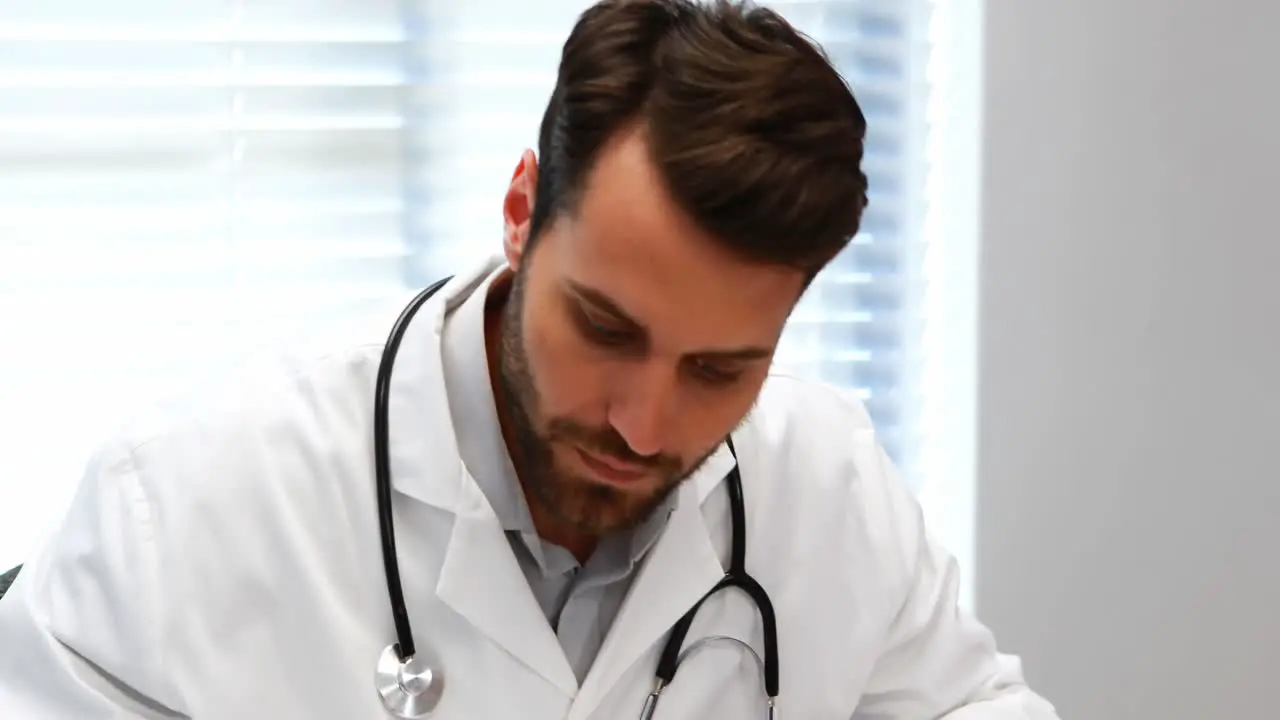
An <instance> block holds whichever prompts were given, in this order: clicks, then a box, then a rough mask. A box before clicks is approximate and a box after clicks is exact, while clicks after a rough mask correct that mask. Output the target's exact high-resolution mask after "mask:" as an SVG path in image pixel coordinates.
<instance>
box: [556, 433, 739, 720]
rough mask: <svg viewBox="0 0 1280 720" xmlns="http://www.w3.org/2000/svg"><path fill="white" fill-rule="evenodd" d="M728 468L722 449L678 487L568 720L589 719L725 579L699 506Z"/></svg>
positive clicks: (729, 459)
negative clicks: (676, 498)
mask: <svg viewBox="0 0 1280 720" xmlns="http://www.w3.org/2000/svg"><path fill="white" fill-rule="evenodd" d="M732 467H733V457H732V456H731V455H730V454H729V451H728V450H727V449H725V448H723V447H722V448H721V449H720V450H719V451H718V452H717V453H716V454H714V455H713V456H712V457H711V458H710V459H709V460H708V461H707V462H706V464H705V465H704V466H703V467H702V469H700V470H699V471H698V473H697V474H696V475H695V476H694V477H692V478H690V479H689V480H688V481H687V482H685V483H684V485H683V486H681V488H680V490H679V491H678V492H680V501H679V504H678V505H677V507H676V510H675V512H673V513H672V515H671V519H670V520H669V521H668V523H667V527H666V529H665V530H664V531H663V533H662V535H661V537H659V539H658V541H657V542H656V543H655V544H654V546H653V548H652V549H651V550H650V551H649V554H648V556H647V558H646V559H645V561H644V564H643V566H642V567H641V568H640V570H639V572H638V573H637V575H636V578H635V580H634V581H633V583H632V586H631V590H630V592H629V593H628V594H627V598H626V600H625V601H624V602H623V604H622V607H621V609H620V610H619V611H618V615H617V618H616V619H615V620H614V623H613V626H612V627H611V628H610V630H609V633H608V635H607V636H606V638H605V641H604V645H603V646H602V647H601V648H600V653H599V654H598V655H597V656H596V660H595V663H594V664H593V665H592V667H591V671H590V673H588V675H587V677H586V680H585V681H584V683H583V686H582V690H581V691H580V692H579V694H578V697H577V699H576V700H575V701H574V704H573V709H572V710H571V712H570V713H569V720H584V719H585V718H588V717H590V716H591V713H592V712H594V711H595V709H596V708H597V707H598V706H599V704H600V703H601V702H602V701H603V700H604V698H605V696H606V695H607V694H608V693H609V692H610V691H611V690H612V689H613V688H614V686H615V685H616V684H617V682H618V680H619V679H620V678H621V677H622V676H623V674H624V673H626V672H627V671H628V670H629V669H630V668H631V666H632V665H634V664H635V662H636V660H638V659H639V658H640V657H641V656H642V655H644V654H645V653H646V652H647V651H648V650H649V649H650V648H652V647H653V646H654V644H655V643H657V642H659V641H663V640H665V638H666V636H667V635H668V633H669V631H670V630H671V626H673V625H675V624H676V622H677V621H679V619H680V617H681V616H682V615H684V614H685V613H686V612H688V611H689V608H691V607H693V605H694V603H696V602H698V600H699V599H700V598H701V597H702V596H703V595H705V594H706V593H707V592H709V591H710V590H711V588H712V587H714V586H715V584H716V583H717V582H719V581H720V579H721V578H722V577H724V573H725V569H724V566H723V565H722V564H721V562H720V556H719V554H718V553H717V551H716V547H715V545H714V544H713V543H712V539H711V535H710V533H709V531H708V528H707V524H706V522H705V520H704V519H703V514H702V507H701V502H700V501H701V499H702V498H703V497H705V496H706V494H707V493H708V492H709V490H708V488H709V487H714V486H716V485H718V484H719V483H720V482H721V481H722V480H723V478H724V476H725V475H726V474H727V473H728V472H729V470H730V469H731V468H732ZM655 669H656V667H655ZM638 711H639V708H637V712H638Z"/></svg>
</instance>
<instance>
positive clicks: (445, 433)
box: [387, 256, 505, 511]
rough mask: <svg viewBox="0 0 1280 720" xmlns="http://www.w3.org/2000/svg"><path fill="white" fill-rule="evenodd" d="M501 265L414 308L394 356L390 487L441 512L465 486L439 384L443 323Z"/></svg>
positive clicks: (458, 279)
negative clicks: (412, 315) (414, 312)
mask: <svg viewBox="0 0 1280 720" xmlns="http://www.w3.org/2000/svg"><path fill="white" fill-rule="evenodd" d="M503 262H505V260H504V259H503V258H502V257H501V256H495V257H491V258H487V259H486V260H485V261H484V262H482V263H478V264H477V265H476V266H475V267H473V268H472V269H470V270H469V271H467V272H465V273H463V274H459V275H455V276H454V277H453V278H452V279H450V280H449V282H448V283H446V284H445V285H444V287H442V288H441V289H440V290H439V291H438V292H437V293H436V295H435V296H434V297H432V298H431V300H430V301H428V302H427V303H426V304H424V305H423V306H422V307H421V308H420V309H419V310H418V313H417V315H415V316H414V318H413V320H412V321H411V322H410V323H409V327H408V329H407V330H406V331H405V334H404V339H403V340H401V343H400V348H399V352H397V353H396V360H395V367H394V372H393V373H392V376H391V392H390V397H389V399H388V403H387V405H388V408H387V415H388V421H389V440H390V442H389V443H388V445H389V454H390V461H391V483H392V487H394V488H395V489H396V490H397V491H398V492H401V493H403V494H405V495H408V496H409V497H412V498H414V499H417V500H420V501H422V502H425V503H427V504H429V505H433V506H435V507H439V508H442V509H444V510H449V511H454V510H455V507H456V505H457V503H458V502H459V493H460V491H461V490H462V487H463V485H464V483H465V482H466V480H465V474H464V470H463V465H462V458H461V456H460V455H459V453H458V438H457V433H456V431H455V429H454V427H453V419H452V417H451V416H450V413H449V399H448V396H447V394H446V392H447V390H446V387H445V380H444V362H443V355H442V352H441V351H442V335H443V332H444V322H445V318H446V317H447V316H448V314H449V313H450V312H451V311H452V310H453V309H454V308H456V307H457V306H458V305H460V304H462V302H463V301H465V300H466V299H467V298H468V297H469V296H470V295H471V293H472V292H475V291H476V289H477V288H478V287H480V286H482V285H483V284H484V282H485V280H486V279H488V277H489V275H490V273H492V272H493V270H494V269H496V268H497V267H498V265H499V264H500V263H503Z"/></svg>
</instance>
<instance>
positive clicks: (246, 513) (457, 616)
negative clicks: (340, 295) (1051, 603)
mask: <svg viewBox="0 0 1280 720" xmlns="http://www.w3.org/2000/svg"><path fill="white" fill-rule="evenodd" d="M865 130H866V126H865V122H864V119H863V116H862V113H861V111H860V110H859V107H858V105H857V103H856V102H855V101H854V98H853V97H852V95H851V94H850V92H849V90H848V89H847V87H846V86H845V85H844V84H843V83H842V81H841V80H840V78H839V77H838V76H837V74H836V72H835V71H834V70H833V69H832V68H831V67H830V65H829V64H828V63H827V61H826V60H825V59H824V57H823V56H822V55H821V54H820V52H819V51H817V50H816V49H815V48H814V47H813V46H811V45H810V44H809V43H808V42H807V41H806V40H804V39H802V37H801V36H800V35H798V34H797V33H796V32H795V31H794V30H792V28H791V27H789V26H788V25H787V24H786V23H785V22H783V21H782V20H781V19H780V18H779V17H778V16H776V15H774V14H772V13H770V12H766V11H763V10H759V9H753V8H750V7H745V6H738V5H729V4H715V5H695V4H691V3H689V2H686V1H685V0H633V1H625V0H605V1H604V2H601V3H599V4H598V5H596V6H594V7H592V8H591V9H589V10H587V11H586V12H585V13H584V14H583V15H582V17H581V18H580V20H579V22H578V23H577V25H576V26H575V28H574V30H573V32H572V34H571V35H570V37H569V39H568V41H567V43H566V44H565V46H564V53H563V57H562V61H561V65H560V72H559V77H558V82H557V84H556V87H555V91H554V93H553V95H552V97H551V99H550V103H549V105H548V106H547V109H546V114H545V117H544V118H543V121H542V127H541V134H540V137H539V143H538V154H537V156H536V157H535V155H534V154H533V153H532V152H526V153H525V154H524V156H523V157H521V158H520V160H519V163H518V165H517V167H516V169H515V172H514V175H513V176H512V178H511V181H510V185H509V188H508V190H507V192H506V195H505V198H503V199H502V202H501V208H502V213H503V217H504V219H505V237H504V250H505V252H504V253H503V254H502V256H501V257H499V258H496V259H495V260H493V261H490V262H488V263H485V264H483V265H482V266H480V267H476V268H472V269H470V270H466V269H459V270H460V273H459V274H458V275H456V276H455V277H454V278H453V279H452V280H451V281H450V282H449V283H448V284H447V285H445V286H444V287H443V289H442V290H440V291H439V292H438V293H437V294H436V295H435V296H434V297H433V298H432V299H431V301H429V303H428V304H427V305H426V306H424V307H423V309H422V310H421V311H420V312H419V313H418V315H417V316H416V317H415V319H414V320H413V321H412V322H411V323H410V325H409V327H408V330H407V333H406V335H405V337H404V341H403V343H402V344H401V346H400V348H399V353H398V355H397V358H396V361H395V363H396V364H395V374H394V375H393V378H392V381H391V386H390V421H391V422H390V458H391V467H392V471H393V483H394V486H393V487H394V490H393V497H392V500H393V507H394V515H395V524H396V538H397V549H398V557H399V566H400V571H401V573H402V575H403V578H404V594H405V597H406V604H407V609H408V613H409V616H410V618H411V620H412V627H413V631H414V635H415V638H416V640H417V644H418V646H419V648H420V649H422V651H423V652H425V653H427V654H428V656H429V657H430V658H432V660H431V662H432V663H434V665H433V669H435V670H436V671H437V672H438V673H441V674H442V677H443V694H442V695H441V698H440V701H439V705H438V706H437V708H436V710H435V713H434V714H433V715H431V717H434V718H443V719H447V720H457V719H462V718H466V719H467V720H499V719H506V718H521V719H525V720H551V719H552V718H569V719H571V720H588V719H594V720H618V719H620V718H634V717H637V716H638V715H639V713H640V711H641V708H642V707H643V706H644V703H645V699H646V697H647V696H648V694H649V693H650V691H651V690H652V688H653V685H654V672H655V667H656V665H657V662H658V654H659V651H660V649H661V647H662V645H663V644H664V642H665V640H666V637H667V635H668V631H669V630H670V628H671V627H672V625H673V624H675V623H676V622H677V620H678V619H679V618H680V617H681V616H682V615H683V614H684V613H685V612H686V611H687V610H688V609H689V608H690V607H692V606H693V605H694V603H696V602H697V600H698V599H699V598H701V597H702V596H703V595H704V594H705V593H706V592H707V591H708V590H710V589H711V588H712V586H714V585H715V584H716V582H717V581H719V580H720V579H721V578H722V577H723V576H724V574H725V569H726V567H727V563H728V562H729V556H730V535H731V532H732V527H731V526H732V523H731V522H730V511H729V504H728V496H727V493H726V482H727V481H726V475H727V474H728V473H729V471H730V470H731V469H732V468H733V467H734V465H735V460H734V456H733V454H731V452H730V451H729V449H728V447H727V445H726V443H725V440H726V438H727V437H730V436H731V437H732V440H733V445H734V449H735V450H736V453H737V460H736V463H737V467H738V468H739V470H740V475H741V482H742V487H743V494H744V496H745V508H746V514H745V527H744V528H742V530H743V532H744V533H745V538H746V543H747V550H748V552H747V555H746V557H747V563H746V569H747V571H748V572H750V573H751V574H752V576H754V577H755V579H756V580H757V581H758V582H759V583H760V585H761V586H762V587H763V588H764V589H765V591H766V592H767V593H768V594H769V597H770V598H771V600H772V604H773V607H774V609H775V612H776V617H777V628H778V639H779V648H778V659H779V662H780V669H781V673H780V680H781V683H780V690H781V692H780V693H779V696H778V698H777V701H776V710H777V713H778V715H779V716H781V717H783V718H796V719H800V718H804V719H806V720H807V719H817V718H830V719H832V720H834V719H836V718H855V719H858V720H889V719H894V720H918V719H919V720H923V719H926V718H947V719H948V720H1049V719H1051V718H1055V713H1054V710H1053V708H1052V707H1051V706H1050V705H1049V704H1048V703H1047V702H1046V701H1045V700H1043V699H1041V698H1040V697H1039V696H1037V695H1036V694H1034V693H1033V692H1032V690H1030V689H1029V688H1028V687H1027V686H1026V684H1025V683H1024V680H1023V677H1022V675H1021V671H1020V667H1019V664H1018V662H1017V661H1016V660H1015V659H1014V658H1012V657H1010V656H1007V655H1002V654H999V653H998V652H997V650H996V646H995V643H994V642H993V640H992V637H991V635H990V634H989V633H988V631H987V630H986V629H985V628H984V627H983V626H982V625H980V624H979V623H978V622H976V621H975V620H974V619H973V618H971V617H969V616H967V615H966V614H964V613H962V612H960V611H959V610H958V609H957V607H956V587H957V577H956V567H955V564H954V563H953V561H952V560H951V559H950V558H949V557H948V556H947V555H946V554H945V552H944V551H943V550H942V548H940V547H938V546H937V545H935V544H934V543H932V542H931V541H930V539H929V537H928V535H927V534H926V531H925V528H924V527H923V526H922V524H921V515H920V512H919V510H918V509H917V507H916V505H915V503H914V502H913V500H912V496H911V495H910V494H909V493H908V491H907V490H905V489H904V488H903V487H902V485H901V484H900V483H899V481H898V478H897V477H895V475H894V471H893V469H892V468H891V467H890V464H889V462H888V461H887V459H886V456H885V454H884V452H883V451H882V449H881V447H880V445H879V443H878V442H877V439H876V435H875V431H874V430H873V428H872V426H871V424H870V423H869V422H868V418H867V415H866V413H865V411H864V409H863V408H862V406H861V405H860V404H859V403H858V401H857V400H856V399H854V397H853V396H852V395H850V394H848V393H846V392H843V391H841V390H838V389H835V388H832V387H828V386H826V385H822V384H819V383H815V382H810V381H806V380H801V379H797V378H793V377H788V376H784V375H776V374H773V375H771V374H770V368H769V366H770V361H771V358H772V355H773V352H774V348H775V346H776V344H777V342H778V339H779V334H780V333H781V331H782V329H783V324H784V322H785V321H786V320H787V317H788V314H789V313H790V312H791V310H792V308H793V307H794V306H795V304H796V301H797V300H798V299H799V297H800V296H801V294H802V293H803V292H804V290H805V288H806V287H807V286H808V283H809V281H810V280H811V279H812V278H813V277H814V275H815V274H816V273H817V272H818V271H819V270H820V269H821V268H822V267H824V265H825V264H826V263H827V262H828V261H829V260H831V259H832V257H833V256H835V255H836V254H837V253H838V252H839V251H840V250H841V249H842V248H844V247H845V246H846V244H847V243H848V241H849V239H850V238H851V237H852V236H853V235H854V234H855V232H856V231H857V230H858V226H859V221H860V218H861V216H862V211H863V208H864V206H865V204H866V191H867V187H866V178H865V176H864V175H863V173H862V172H861V170H860V167H859V166H860V163H861V159H862V153H863V138H864V134H865ZM399 309H400V308H399V307H396V308H392V309H389V312H388V313H386V314H385V315H381V316H379V317H378V318H376V319H375V320H373V321H371V322H370V323H369V324H368V325H367V326H363V327H360V328H357V329H355V330H354V331H353V334H352V337H351V342H350V343H349V344H346V345H343V346H339V347H333V348H331V349H329V350H328V351H326V352H322V353H316V354H311V355H307V356H302V357H294V358H291V359H289V360H287V361H282V362H280V363H278V364H274V365H272V366H271V367H270V368H266V369H263V370H260V371H255V372H251V373H250V372H246V373H244V374H243V375H244V377H242V378H240V379H237V380H234V381H229V382H228V383H226V384H222V385H219V386H217V387H212V388H209V389H208V391H207V392H204V393H201V397H200V398H194V399H191V400H190V401H189V402H186V403H184V404H182V405H177V406H173V407H170V408H168V409H165V410H162V411H157V412H155V413H151V414H150V415H149V416H148V417H147V418H145V419H142V420H140V421H138V422H136V423H133V424H132V426H131V428H130V429H129V430H127V431H125V432H123V433H121V434H120V435H119V436H118V437H116V438H115V439H114V440H112V441H111V442H109V443H107V444H105V445H104V446H103V447H102V449H101V451H100V452H99V453H98V454H97V455H96V458H95V459H94V460H93V462H92V464H91V465H90V467H89V469H88V472H87V474H86V475H85V477H84V480H83V483H82V485H81V486H80V489H79V492H78V494H77V496H76V498H75V501H74V504H73V506H72V507H71V508H70V511H69V514H68V515H67V516H66V519H65V522H64V523H63V524H62V525H61V528H60V530H59V531H58V532H57V533H56V534H54V536H53V537H52V538H51V540H50V541H49V543H48V544H47V546H46V547H44V549H43V550H42V552H40V553H39V555H38V556H37V557H33V558H31V559H30V561H29V562H28V564H27V565H26V567H25V568H24V570H23V571H22V573H21V574H20V575H19V576H18V580H17V582H16V584H15V585H14V586H13V588H12V589H11V591H10V593H9V595H8V596H6V597H5V598H4V599H3V601H0V717H4V718H6V720H73V719H80V718H86V719H87V718H95V719H96V718H102V719H104V720H105V719H106V718H197V719H198V720H215V719H218V720H221V719H227V720H249V719H254V718H261V719H262V720H283V719H286V718H299V719H302V718H306V719H307V720H315V719H317V718H333V719H334V720H339V719H341V720H351V719H354V718H388V717H393V716H392V715H391V714H390V713H389V712H388V710H387V709H386V708H385V707H384V705H383V702H382V698H381V696H380V694H379V693H378V691H377V689H376V688H375V680H374V669H375V666H376V665H377V662H378V658H379V655H380V654H381V653H382V652H383V650H384V648H385V647H386V646H387V645H388V644H389V643H391V642H394V640H395V637H396V635H395V628H394V626H393V623H392V616H391V612H390V607H389V603H388V598H387V592H386V591H387V587H386V583H385V582H384V576H383V565H382V554H381V546H380V544H379V525H378V513H377V506H376V498H375V492H374V486H375V483H374V472H373V469H374V463H373V456H374V447H373V442H372V437H373V430H372V417H373V406H374V386H375V376H376V374H377V369H378V365H379V360H380V357H381V355H382V352H383V349H384V347H383V346H384V344H385V341H386V337H387V330H388V328H389V327H390V325H391V324H392V321H393V320H394V318H395V316H396V315H397V314H398V311H399ZM716 636H723V637H727V638H733V639H736V640H739V641H741V642H742V643H745V644H746V645H748V646H750V647H751V649H752V650H753V651H754V652H756V653H764V652H765V648H764V643H763V638H764V634H763V629H762V623H761V616H760V613H759V612H758V611H757V608H756V606H755V605H754V604H753V603H752V602H751V601H750V597H749V596H748V595H746V594H745V593H741V592H736V591H732V590H729V591H724V592H720V593H717V594H716V595H713V596H712V597H711V599H710V600H708V601H707V602H706V604H704V605H703V606H702V608H701V610H700V612H699V613H698V614H697V616H696V618H695V620H694V622H693V624H692V626H691V628H690V632H689V635H688V639H687V640H686V643H685V647H688V646H690V645H691V644H692V643H694V642H696V641H697V640H699V639H702V638H708V637H716ZM439 677H440V676H437V678H439ZM765 712H766V710H765V697H764V691H763V685H762V681H761V673H760V669H759V666H758V665H757V663H756V660H755V659H754V658H753V657H752V655H751V653H750V651H748V650H746V649H744V648H743V647H742V646H741V645H739V644H736V643H734V642H731V641H713V642H710V643H708V644H706V645H704V646H702V648H701V649H700V650H699V651H698V652H696V653H693V654H690V655H689V656H688V657H687V658H686V660H685V661H684V662H683V664H681V665H680V668H679V671H678V673H677V674H676V676H675V679H674V680H673V682H672V683H671V684H670V685H669V686H668V687H667V688H666V690H665V692H664V693H663V695H662V699H661V702H660V704H659V705H658V707H657V712H656V714H655V716H654V717H655V718H658V719H672V720H674V719H676V718H686V719H689V720H692V719H694V718H698V719H701V718H712V717H715V718H720V717H723V718H764V717H765Z"/></svg>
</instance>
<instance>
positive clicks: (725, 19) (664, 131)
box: [531, 0, 867, 277]
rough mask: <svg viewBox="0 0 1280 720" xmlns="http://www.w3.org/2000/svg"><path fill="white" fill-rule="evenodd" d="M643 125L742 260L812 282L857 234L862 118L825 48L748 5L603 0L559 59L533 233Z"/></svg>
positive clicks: (677, 181)
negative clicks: (800, 273) (619, 136)
mask: <svg viewBox="0 0 1280 720" xmlns="http://www.w3.org/2000/svg"><path fill="white" fill-rule="evenodd" d="M634 122H641V123H643V124H644V129H645V131H646V132H647V139H648V143H649V148H650V152H651V153H652V155H653V160H654V162H655V164H656V167H657V168H658V169H659V172H660V173H661V175H662V177H663V179H664V181H665V182H666V184H667V187H668V190H669V191H670V193H671V195H672V197H673V198H674V199H675V201H676V203H677V204H678V205H679V206H680V207H681V209H683V210H684V211H685V212H686V213H688V214H689V215H690V216H691V217H692V218H693V219H694V221H695V222H697V223H698V224H699V225H700V226H701V227H702V228H703V229H704V230H705V231H707V232H708V233H710V234H711V235H713V236H715V237H717V238H720V239H721V240H723V241H724V242H725V243H727V244H728V246H729V247H730V248H731V249H732V250H733V251H734V252H736V253H738V254H739V255H740V256H741V257H743V258H746V259H749V260H753V261H759V262H765V263H770V264H782V265H787V266H791V267H795V268H797V269H802V270H804V271H805V272H807V273H808V274H809V275H810V277H812V275H813V274H816V273H817V272H818V271H819V270H820V269H821V268H822V267H823V266H824V265H825V264H826V263H827V262H828V261H830V260H831V259H832V258H833V257H835V255H836V254H838V253H839V252H840V250H841V249H843V248H844V247H845V245H846V244H847V243H848V242H849V240H850V239H851V238H852V237H853V236H854V235H855V234H856V233H857V231H858V225H859V223H860V221H861V218H862V211H863V209H864V208H865V207H866V204H867V178H866V175H865V174H864V173H863V172H862V169H861V167H860V166H861V162H862V152H863V141H864V138H865V135H866V120H865V118H864V117H863V114H862V110H861V109H860V108H859V107H858V104H857V102H856V101H855V100H854V97H853V94H852V93H851V92H850V90H849V88H848V87H847V86H846V84H845V83H844V81H843V80H842V79H841V78H840V76H839V74H838V73H837V72H836V71H835V69H834V68H832V66H831V63H830V62H829V61H828V60H827V58H826V56H825V55H824V54H823V52H822V51H821V49H819V48H818V47H817V45H816V44H814V43H813V42H811V41H810V40H809V39H808V38H806V37H805V36H803V35H801V34H800V33H798V32H797V31H796V30H795V29H793V28H792V27H791V26H790V25H789V24H788V23H787V22H786V21H785V20H784V19H782V18H781V17H780V16H779V15H778V14H777V13H775V12H773V11H771V10H768V9H763V8H759V7H756V6H754V5H752V4H751V3H748V2H729V1H728V0H719V1H717V2H713V3H710V4H701V3H698V2H695V1H693V0H601V2H599V3H597V4H596V5H594V6H593V7H591V8H590V9H588V10H587V11H586V12H584V13H583V14H582V16H581V17H580V18H579V20H578V22H577V24H576V25H575V26H574V28H573V31H572V33H571V34H570V35H569V39H568V40H567V41H566V42H565V45H564V50H563V53H562V55H561V59H560V70H559V75H558V77H557V81H556V86H555V90H554V92H553V93H552V96H551V100H550V102H549V103H548V105H547V109H546V112H545V114H544V115H543V118H542V126H541V131H540V133H539V137H538V154H539V167H540V172H539V177H538V186H537V199H536V201H535V207H534V212H533V217H532V220H531V237H532V239H534V240H535V241H536V239H537V236H538V233H539V232H540V231H541V230H542V229H543V228H544V226H545V225H546V224H547V223H548V222H549V221H550V219H551V217H552V215H553V214H555V213H559V212H571V211H572V209H573V206H574V204H575V203H576V201H577V197H578V195H579V193H580V192H581V189H582V185H583V183H584V179H585V177H586V174H587V173H588V171H589V170H590V168H591V164H592V162H593V160H594V159H595V157H596V156H597V154H598V153H599V151H600V149H601V147H602V146H604V145H605V144H606V142H607V141H608V140H609V139H610V138H611V137H612V136H613V135H614V134H615V133H617V132H619V131H620V130H622V129H624V128H625V127H627V126H629V125H630V124H631V123H634Z"/></svg>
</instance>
